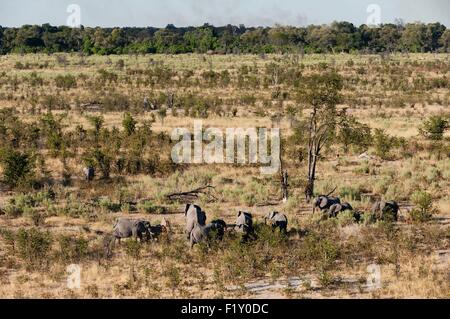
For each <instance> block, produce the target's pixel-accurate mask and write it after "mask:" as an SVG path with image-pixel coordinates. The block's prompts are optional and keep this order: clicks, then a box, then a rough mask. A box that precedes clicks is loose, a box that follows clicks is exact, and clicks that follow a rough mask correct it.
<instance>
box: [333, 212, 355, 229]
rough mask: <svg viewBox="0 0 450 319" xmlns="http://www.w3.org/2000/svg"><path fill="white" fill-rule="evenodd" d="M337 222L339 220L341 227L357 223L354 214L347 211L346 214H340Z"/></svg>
mask: <svg viewBox="0 0 450 319" xmlns="http://www.w3.org/2000/svg"><path fill="white" fill-rule="evenodd" d="M337 220H338V223H339V225H341V226H348V225H351V224H354V223H355V222H356V220H355V217H354V215H353V212H351V211H345V212H341V213H339V214H338V215H337Z"/></svg>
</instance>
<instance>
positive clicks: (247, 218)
mask: <svg viewBox="0 0 450 319" xmlns="http://www.w3.org/2000/svg"><path fill="white" fill-rule="evenodd" d="M235 230H236V231H237V232H239V233H243V234H246V235H248V234H250V233H252V232H253V217H252V214H250V213H247V212H241V211H239V212H238V214H237V218H236V225H235Z"/></svg>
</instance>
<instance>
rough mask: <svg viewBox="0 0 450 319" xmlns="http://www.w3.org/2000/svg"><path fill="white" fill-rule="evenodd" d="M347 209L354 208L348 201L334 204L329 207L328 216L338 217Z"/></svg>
mask: <svg viewBox="0 0 450 319" xmlns="http://www.w3.org/2000/svg"><path fill="white" fill-rule="evenodd" d="M346 210H353V207H352V205H350V204H349V203H347V202H345V203H341V204H333V205H331V206H330V208H329V209H328V212H327V215H328V217H336V216H337V215H338V214H339V213H341V212H345V211H346Z"/></svg>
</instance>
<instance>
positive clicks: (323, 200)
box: [313, 195, 341, 214]
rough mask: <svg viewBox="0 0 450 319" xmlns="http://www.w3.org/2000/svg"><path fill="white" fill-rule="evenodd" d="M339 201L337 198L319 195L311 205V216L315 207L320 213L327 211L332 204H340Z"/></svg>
mask: <svg viewBox="0 0 450 319" xmlns="http://www.w3.org/2000/svg"><path fill="white" fill-rule="evenodd" d="M340 203H341V200H340V199H339V197H330V196H325V195H320V196H319V197H317V198H316V200H315V201H314V204H313V214H314V212H315V210H316V207H319V209H320V210H321V211H324V210H328V209H330V207H331V206H332V205H334V204H340Z"/></svg>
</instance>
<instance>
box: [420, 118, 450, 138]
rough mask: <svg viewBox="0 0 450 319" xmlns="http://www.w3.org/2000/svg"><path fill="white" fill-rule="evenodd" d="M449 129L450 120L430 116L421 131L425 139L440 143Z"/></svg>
mask: <svg viewBox="0 0 450 319" xmlns="http://www.w3.org/2000/svg"><path fill="white" fill-rule="evenodd" d="M448 128H449V120H448V119H447V118H446V117H444V116H430V117H429V118H428V119H426V120H425V121H424V122H423V124H422V127H421V128H420V129H419V130H420V134H422V135H423V136H424V137H425V138H427V139H430V140H434V141H439V140H442V137H443V136H444V133H445V131H446V130H447V129H448Z"/></svg>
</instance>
